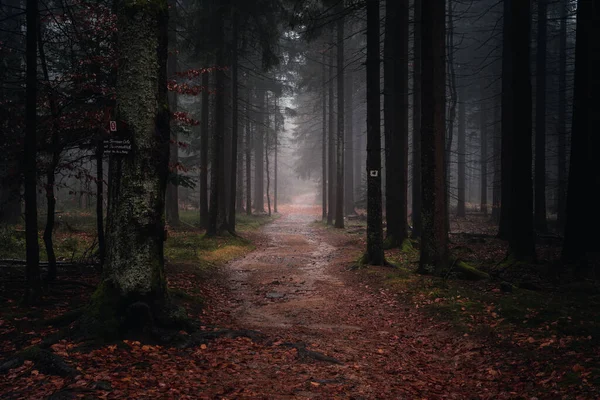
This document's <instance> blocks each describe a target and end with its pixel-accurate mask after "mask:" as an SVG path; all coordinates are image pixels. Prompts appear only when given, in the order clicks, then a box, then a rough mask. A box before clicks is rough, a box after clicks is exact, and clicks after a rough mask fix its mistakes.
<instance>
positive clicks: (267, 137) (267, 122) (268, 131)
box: [265, 93, 271, 217]
mask: <svg viewBox="0 0 600 400" xmlns="http://www.w3.org/2000/svg"><path fill="white" fill-rule="evenodd" d="M266 103H267V104H266V108H265V109H266V111H267V115H266V118H265V164H266V166H265V170H266V172H267V214H268V215H269V217H270V216H271V193H270V191H271V175H270V170H269V147H270V146H269V145H270V138H271V119H270V117H269V109H270V108H269V94H268V93H267V98H266Z"/></svg>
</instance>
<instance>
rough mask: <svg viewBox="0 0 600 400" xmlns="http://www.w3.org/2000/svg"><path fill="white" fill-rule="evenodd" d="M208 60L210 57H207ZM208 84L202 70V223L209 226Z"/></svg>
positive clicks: (207, 78) (206, 74) (205, 72)
mask: <svg viewBox="0 0 600 400" xmlns="http://www.w3.org/2000/svg"><path fill="white" fill-rule="evenodd" d="M206 61H207V62H208V57H207V58H206ZM208 85H209V72H208V71H203V72H202V106H201V107H202V109H201V117H200V118H201V120H202V121H201V124H202V125H201V130H200V225H201V226H202V227H203V228H207V227H208V146H209V141H208V136H209V129H208V118H209V115H208V105H209V104H208Z"/></svg>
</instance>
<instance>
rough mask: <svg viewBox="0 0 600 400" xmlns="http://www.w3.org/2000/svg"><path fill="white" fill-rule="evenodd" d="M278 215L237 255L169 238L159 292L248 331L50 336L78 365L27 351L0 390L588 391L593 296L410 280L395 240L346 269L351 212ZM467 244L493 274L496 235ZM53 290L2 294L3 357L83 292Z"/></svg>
mask: <svg viewBox="0 0 600 400" xmlns="http://www.w3.org/2000/svg"><path fill="white" fill-rule="evenodd" d="M280 211H281V212H282V216H281V218H279V219H277V220H275V221H274V222H273V223H271V224H269V225H266V226H265V227H264V228H262V229H261V230H260V231H258V232H246V233H245V234H244V235H245V236H246V237H247V238H249V239H250V240H251V242H252V243H253V246H254V247H256V249H255V250H254V251H252V252H249V250H250V249H251V247H250V245H249V244H248V242H246V241H239V240H238V239H232V238H229V239H225V240H223V241H221V242H218V243H209V244H207V243H205V242H203V241H202V240H200V239H199V238H197V237H189V236H188V235H186V234H179V235H178V234H174V235H175V237H174V238H170V239H169V240H171V244H170V247H169V249H168V251H167V257H170V266H169V286H170V288H171V293H172V294H173V295H174V296H175V297H177V298H179V299H180V300H181V301H183V302H184V303H185V304H186V305H187V306H188V311H189V313H190V315H191V316H192V317H193V318H196V319H197V320H198V321H201V322H202V324H203V327H202V329H203V330H206V331H222V330H223V329H230V330H231V331H232V332H233V331H237V332H250V333H251V334H250V335H249V336H252V337H253V338H252V339H250V338H249V337H237V338H234V336H230V337H227V335H225V336H224V337H220V338H217V339H215V340H211V341H208V342H207V343H206V344H202V345H200V346H197V347H195V348H192V349H186V350H180V349H175V348H168V347H162V346H154V345H148V344H144V343H138V342H132V341H123V342H119V343H113V344H107V345H106V346H104V347H101V348H99V349H96V350H93V351H84V352H80V351H77V345H76V344H75V343H71V342H69V341H61V342H59V343H57V344H55V345H54V346H53V347H52V350H53V351H54V352H55V353H56V354H58V355H60V356H61V357H63V358H64V359H65V360H66V362H67V363H68V364H69V365H72V366H74V367H75V368H77V371H78V374H77V375H74V376H72V377H66V378H61V377H57V376H52V375H46V374H45V373H44V371H40V370H39V369H36V365H35V364H34V363H32V362H26V363H25V364H24V365H23V366H21V367H18V368H16V369H12V370H11V371H10V372H9V373H8V374H7V375H4V376H1V377H0V397H2V398H8V399H13V398H14V399H17V398H27V399H37V398H48V397H50V398H53V399H59V398H60V399H66V398H88V399H95V398H107V399H117V398H119V399H120V398H135V399H145V398H154V399H156V398H165V399H171V398H181V399H185V398H187V399H292V398H298V399H302V398H309V399H310V398H312V399H337V398H339V399H533V398H538V399H554V398H558V399H559V398H565V399H594V398H598V397H599V396H600V393H599V391H598V388H599V387H600V381H599V379H600V370H599V367H600V351H599V346H598V341H597V340H598V338H597V337H596V333H597V324H598V321H597V318H595V319H594V316H596V315H597V310H598V308H597V307H595V305H597V304H598V303H597V301H598V298H597V295H593V294H588V295H587V297H586V299H588V300H589V301H590V304H589V305H590V309H589V310H588V309H581V305H582V304H586V303H582V302H580V301H579V300H580V299H578V298H577V296H575V295H573V294H572V293H563V292H539V293H538V292H531V291H529V290H525V289H516V288H515V289H514V291H513V292H508V293H507V292H503V291H501V290H500V288H499V284H500V280H494V281H491V282H477V283H470V282H469V283H465V282H460V281H456V280H453V279H433V278H430V277H421V276H418V275H416V274H414V272H413V271H414V267H415V263H414V262H415V259H416V255H415V254H414V253H410V252H408V253H401V252H399V251H398V250H393V251H390V252H388V254H387V256H388V258H389V259H391V260H392V261H394V262H396V264H397V265H398V266H399V267H398V268H389V267H386V268H374V267H370V268H364V269H358V270H355V269H353V268H350V267H351V266H352V265H354V264H355V260H356V259H358V257H359V256H360V254H361V251H362V250H363V249H364V247H363V246H364V243H363V240H364V232H363V230H362V229H363V228H362V225H361V224H360V222H353V223H351V224H349V227H348V229H347V230H346V231H339V230H334V229H332V228H327V227H325V226H324V225H322V224H321V223H316V222H315V220H316V219H317V218H319V214H320V210H319V209H317V208H312V207H302V206H285V207H281V210H280ZM469 240H470V239H465V240H464V241H460V240H454V246H459V245H460V246H462V251H465V252H467V253H469V254H471V256H472V257H473V259H472V260H469V261H471V262H472V261H473V260H475V259H480V258H485V257H484V256H483V255H481V254H485V253H486V251H482V249H486V248H487V249H488V250H487V252H498V256H497V257H496V256H494V257H493V258H490V259H489V260H488V261H489V263H488V264H486V268H487V269H488V270H492V269H493V267H494V265H495V263H498V261H500V260H501V253H502V248H501V244H500V243H496V242H493V241H491V242H490V241H487V242H485V243H479V242H477V243H470V242H469ZM498 246H500V248H498ZM195 248H198V249H197V251H196V252H194V249H195ZM169 252H170V253H169ZM478 254H479V255H478ZM232 257H237V258H236V260H235V261H233V262H230V263H228V264H227V265H226V266H224V267H218V268H216V269H215V268H213V267H214V266H219V265H222V263H223V262H224V261H227V260H228V259H231V258H232ZM498 257H499V258H498ZM483 264H485V260H484V261H483ZM69 279H70V280H76V281H79V282H81V281H86V280H87V281H88V282H89V283H90V284H93V283H94V279H97V278H96V277H95V275H94V274H90V273H87V272H86V271H79V275H78V272H77V271H73V276H70V277H69ZM503 279H506V278H503ZM4 289H5V291H3V293H6V295H7V296H9V294H10V293H11V291H10V290H7V289H8V288H6V287H5V288H4ZM56 290H57V291H56V292H55V294H54V297H52V300H53V302H52V303H54V304H53V305H52V306H50V305H48V306H46V307H44V308H41V309H37V310H36V309H33V310H28V311H27V312H25V310H23V309H21V308H20V307H18V306H17V305H16V303H15V302H14V300H12V299H11V298H10V296H9V298H6V299H4V306H3V308H2V314H1V317H0V318H1V320H2V321H1V322H0V335H2V337H1V338H2V348H1V351H2V355H3V356H5V357H6V356H8V355H9V354H11V352H14V351H15V350H18V349H19V348H22V347H24V346H27V345H32V344H36V343H39V341H40V340H41V339H42V338H43V337H45V336H47V335H49V334H51V333H52V332H53V331H56V330H57V328H52V327H42V326H40V325H39V321H40V319H41V318H42V317H43V318H48V317H50V316H53V315H59V314H61V313H63V312H64V311H66V310H69V309H71V308H72V305H73V304H74V303H76V302H82V301H85V299H86V296H89V293H90V292H91V289H90V288H87V287H83V286H77V285H72V286H69V285H64V287H61V288H60V292H59V291H58V290H59V289H58V288H57V289H56ZM65 291H67V292H68V293H69V296H68V297H65V295H64V292H65ZM3 296H4V294H3ZM49 304H50V302H49ZM257 332H260V334H258V333H257Z"/></svg>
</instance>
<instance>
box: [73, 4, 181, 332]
mask: <svg viewBox="0 0 600 400" xmlns="http://www.w3.org/2000/svg"><path fill="white" fill-rule="evenodd" d="M115 10H116V15H117V28H118V34H117V45H118V49H119V56H120V59H119V69H118V73H117V83H116V93H117V105H116V119H117V122H118V128H119V131H118V134H119V136H120V137H122V138H123V139H129V140H130V142H131V151H130V152H129V153H128V154H112V155H111V157H110V175H111V176H110V178H111V180H110V182H111V184H110V192H109V198H110V202H109V209H108V216H107V227H106V230H107V234H106V250H107V251H106V265H105V268H104V270H103V274H102V280H101V283H100V285H99V286H98V288H97V289H96V292H95V293H94V295H93V296H92V302H91V304H90V305H89V308H88V311H87V314H86V316H87V318H88V319H87V320H86V322H85V323H83V324H82V327H84V328H86V329H91V328H90V326H91V325H90V321H93V322H94V323H95V324H94V325H93V326H94V327H95V328H96V329H95V332H94V333H95V334H99V335H100V336H104V337H109V338H115V337H118V336H120V335H122V334H123V333H124V331H125V330H130V329H131V330H135V331H136V332H138V331H141V330H143V329H144V328H146V327H147V326H139V324H138V322H139V320H138V318H139V315H138V314H139V311H140V310H141V309H145V310H147V311H148V312H150V313H151V320H152V321H153V322H152V323H153V324H154V325H159V326H162V325H165V326H167V325H170V323H171V322H173V321H175V319H176V317H175V316H174V314H173V313H172V312H171V311H172V310H173V309H172V308H169V305H168V296H167V291H166V279H165V271H164V253H163V246H164V240H165V223H164V216H165V191H166V186H167V178H168V167H169V141H170V132H169V131H170V126H169V122H170V112H169V107H168V102H167V85H166V83H167V68H166V65H167V53H168V47H167V43H168V36H167V29H166V28H167V22H168V14H167V10H168V8H167V2H166V0H161V1H159V2H155V3H152V4H151V5H141V4H138V3H130V2H126V1H118V2H117V3H116V4H115ZM178 315H179V316H181V314H178ZM146 322H148V321H146Z"/></svg>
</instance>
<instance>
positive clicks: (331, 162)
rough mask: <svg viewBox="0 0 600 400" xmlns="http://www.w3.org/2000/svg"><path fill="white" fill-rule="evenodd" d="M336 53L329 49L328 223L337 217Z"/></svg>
mask: <svg viewBox="0 0 600 400" xmlns="http://www.w3.org/2000/svg"><path fill="white" fill-rule="evenodd" d="M329 43H330V46H333V27H332V28H331V32H330V41H329ZM333 65H334V55H333V49H330V51H329V82H328V87H329V136H328V144H327V146H328V155H327V158H328V168H327V169H328V175H329V176H328V179H327V186H328V187H327V194H328V197H329V198H328V201H327V203H328V206H329V210H328V211H327V225H333V220H334V217H335V205H336V201H335V194H336V191H335V178H336V170H335V161H336V159H335V154H336V151H335V149H336V147H335V122H334V121H335V120H334V111H333V110H334V108H333V107H334V100H335V98H334V94H333V86H334V85H333V82H334V76H333V71H334V66H333Z"/></svg>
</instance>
